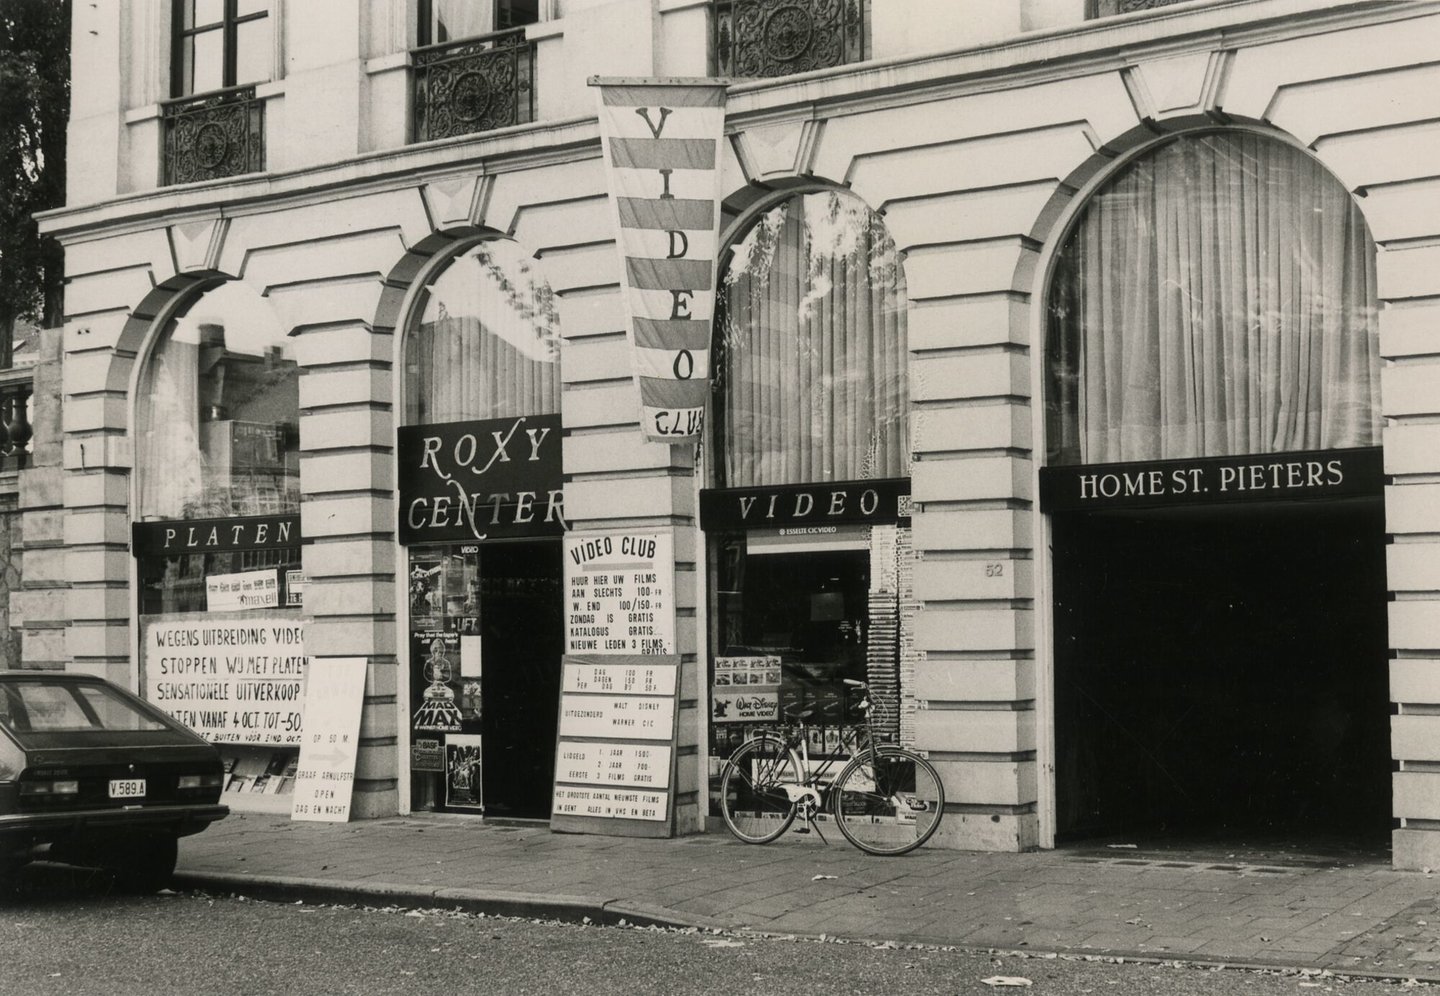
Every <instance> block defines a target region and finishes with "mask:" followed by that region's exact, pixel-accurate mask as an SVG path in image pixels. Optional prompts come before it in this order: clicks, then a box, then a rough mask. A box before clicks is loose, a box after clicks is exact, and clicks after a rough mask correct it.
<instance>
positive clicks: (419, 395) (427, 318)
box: [405, 240, 560, 425]
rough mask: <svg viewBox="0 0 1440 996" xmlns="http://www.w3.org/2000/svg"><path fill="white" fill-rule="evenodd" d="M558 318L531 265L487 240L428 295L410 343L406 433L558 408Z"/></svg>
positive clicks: (515, 250)
mask: <svg viewBox="0 0 1440 996" xmlns="http://www.w3.org/2000/svg"><path fill="white" fill-rule="evenodd" d="M559 359H560V318H559V315H558V313H557V312H556V310H555V296H554V294H553V293H552V292H551V290H550V286H549V284H547V283H546V282H545V279H544V277H542V276H541V275H540V273H539V270H538V268H537V267H536V265H535V261H534V260H533V259H531V258H530V257H529V256H528V255H526V254H525V252H524V251H523V250H522V249H521V248H520V247H519V246H518V245H516V244H515V243H513V242H507V241H503V240H497V241H493V242H486V243H483V244H481V245H479V246H476V247H475V248H473V249H470V250H469V251H467V252H465V253H464V254H463V255H461V256H459V257H458V258H457V259H455V260H454V261H453V262H451V263H450V264H449V265H447V266H446V267H445V268H444V269H443V270H442V271H441V272H440V274H439V275H438V276H437V277H436V278H435V280H434V281H433V282H432V283H431V284H430V286H429V287H427V288H426V289H425V292H424V297H423V305H422V307H421V308H420V309H419V321H418V323H416V324H415V325H414V326H413V331H412V332H411V334H410V335H408V336H407V337H406V340H405V422H406V424H407V425H417V424H429V423H436V422H459V421H464V420H468V419H488V418H507V417H511V416H519V415H550V414H554V413H556V412H558V411H559V410H560V363H559Z"/></svg>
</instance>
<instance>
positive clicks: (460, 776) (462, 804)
mask: <svg viewBox="0 0 1440 996" xmlns="http://www.w3.org/2000/svg"><path fill="white" fill-rule="evenodd" d="M480 768H481V764H480V736H479V734H468V733H455V734H451V735H450V736H448V737H446V738H445V806H446V808H448V809H471V810H476V811H478V812H484V810H485V795H484V792H483V791H482V790H481V777H480Z"/></svg>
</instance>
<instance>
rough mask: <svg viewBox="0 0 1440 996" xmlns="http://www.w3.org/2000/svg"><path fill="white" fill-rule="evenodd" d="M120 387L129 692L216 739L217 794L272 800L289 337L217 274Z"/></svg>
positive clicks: (292, 468) (291, 633)
mask: <svg viewBox="0 0 1440 996" xmlns="http://www.w3.org/2000/svg"><path fill="white" fill-rule="evenodd" d="M136 398H137V401H136V408H135V421H134V430H133V437H134V445H135V464H136V475H137V484H136V494H137V509H136V525H135V536H134V542H133V547H134V553H135V555H136V558H137V576H138V580H139V612H140V619H139V623H140V625H139V636H140V644H141V646H140V659H141V685H142V691H143V692H144V693H145V695H146V697H147V698H149V699H150V700H151V701H152V702H154V703H155V704H156V705H158V706H160V707H161V708H164V709H166V711H168V712H170V713H171V714H172V715H174V716H176V717H177V718H178V719H180V720H181V721H182V722H185V723H186V724H187V725H189V726H191V727H192V728H194V729H195V730H196V731H197V732H199V733H200V734H201V735H202V736H205V737H206V738H207V739H210V740H212V741H214V742H215V743H217V744H220V745H221V746H222V750H224V751H225V752H226V759H227V771H228V772H229V775H230V777H229V778H228V779H227V781H228V785H227V793H228V795H229V796H231V797H234V796H238V795H241V794H244V795H246V796H247V797H248V796H252V795H253V796H257V797H258V796H272V797H276V798H275V799H274V801H272V802H258V803H256V804H255V805H252V806H249V807H248V808H261V809H273V810H276V811H279V810H280V809H281V808H287V807H288V792H289V789H290V787H291V785H292V783H293V769H294V766H295V760H296V757H297V754H298V744H299V738H300V731H301V728H302V724H303V717H302V715H301V698H302V695H303V688H304V676H305V652H304V622H303V601H304V588H305V577H304V572H303V569H302V566H301V559H300V524H299V510H300V488H299V481H300V475H299V469H300V464H299V368H298V366H297V364H296V362H295V359H294V353H293V344H292V341H291V340H290V339H289V338H288V337H287V336H286V335H285V331H284V329H283V328H282V327H281V326H280V323H279V320H278V318H277V317H276V316H275V314H274V312H273V310H272V309H271V308H270V307H269V305H268V303H267V302H266V301H265V300H264V298H263V297H261V296H260V295H259V294H258V293H256V292H255V291H253V290H252V289H250V288H249V287H248V286H247V285H245V284H243V283H241V282H238V281H235V282H229V283H224V284H219V285H217V286H215V287H213V288H211V289H209V290H208V291H207V292H205V293H203V294H200V295H197V296H196V297H194V298H193V299H191V300H190V301H188V302H186V304H185V305H183V306H182V307H181V308H180V309H179V310H178V312H177V313H176V315H175V317H174V318H172V319H171V320H170V321H169V322H168V324H167V325H166V327H165V328H164V329H163V330H162V331H161V333H160V335H159V336H158V337H157V339H156V341H155V343H154V345H153V347H152V348H151V350H150V352H149V354H148V356H147V358H146V359H145V360H144V367H143V370H142V373H141V377H140V380H139V384H138V388H137V392H136ZM237 805H239V806H241V808H246V805H245V804H243V803H240V802H238V801H237Z"/></svg>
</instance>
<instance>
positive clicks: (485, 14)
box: [419, 0, 540, 46]
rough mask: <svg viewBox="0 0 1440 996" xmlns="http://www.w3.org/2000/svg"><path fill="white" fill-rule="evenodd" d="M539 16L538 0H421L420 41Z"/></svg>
mask: <svg viewBox="0 0 1440 996" xmlns="http://www.w3.org/2000/svg"><path fill="white" fill-rule="evenodd" d="M539 20H540V0H420V31H419V43H420V44H421V45H422V46H424V45H443V44H445V43H446V42H452V41H459V40H460V39H462V38H475V37H477V36H479V35H488V34H490V33H491V32H492V31H509V30H510V29H511V28H520V27H524V26H525V25H527V24H534V23H535V22H537V21H539Z"/></svg>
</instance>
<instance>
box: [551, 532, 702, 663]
mask: <svg viewBox="0 0 1440 996" xmlns="http://www.w3.org/2000/svg"><path fill="white" fill-rule="evenodd" d="M673 549H674V537H673V536H672V535H671V534H670V533H668V532H657V533H629V532H612V533H587V534H583V535H573V534H572V535H569V536H567V537H566V538H565V595H566V598H565V610H566V611H565V621H566V626H565V652H566V653H569V654H605V655H612V654H613V655H630V654H645V655H662V654H672V653H674V652H675V559H674V557H673V556H672V551H673Z"/></svg>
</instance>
